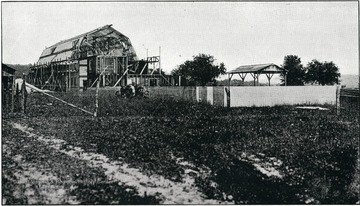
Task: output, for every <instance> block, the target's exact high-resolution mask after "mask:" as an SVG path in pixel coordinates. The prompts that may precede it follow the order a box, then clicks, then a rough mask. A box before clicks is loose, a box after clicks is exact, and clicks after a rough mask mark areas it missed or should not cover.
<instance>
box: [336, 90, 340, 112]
mask: <svg viewBox="0 0 360 206" xmlns="http://www.w3.org/2000/svg"><path fill="white" fill-rule="evenodd" d="M340 90H341V85H336V115H340V110H341V107H340Z"/></svg>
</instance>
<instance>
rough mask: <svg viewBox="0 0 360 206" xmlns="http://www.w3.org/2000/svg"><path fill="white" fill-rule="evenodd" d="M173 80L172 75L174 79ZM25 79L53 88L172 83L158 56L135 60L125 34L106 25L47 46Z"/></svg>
mask: <svg viewBox="0 0 360 206" xmlns="http://www.w3.org/2000/svg"><path fill="white" fill-rule="evenodd" d="M175 79H176V78H175ZM27 81H28V82H29V83H30V84H33V85H35V86H37V87H40V88H46V89H51V90H56V91H69V90H80V89H86V88H88V87H94V85H96V84H95V83H96V82H97V81H99V83H100V86H101V87H105V86H112V87H114V86H120V85H121V86H125V85H127V84H131V83H136V84H142V85H145V86H158V85H172V84H173V83H174V78H172V77H170V76H165V75H164V74H163V73H162V72H161V67H160V55H159V56H153V57H147V58H146V59H145V60H144V59H141V60H139V58H138V56H137V55H136V52H135V49H134V47H133V46H132V44H131V41H130V39H129V38H128V37H126V36H125V35H123V34H122V33H120V32H119V31H117V30H115V29H113V28H112V25H106V26H103V27H100V28H98V29H95V30H93V31H90V32H87V33H84V34H81V35H79V36H76V37H73V38H70V39H67V40H63V41H60V42H58V43H56V44H54V45H52V46H50V47H47V48H46V49H45V50H44V51H43V52H42V54H41V56H40V58H39V60H38V61H37V63H35V64H34V66H32V67H31V68H30V72H29V75H28V77H27Z"/></svg>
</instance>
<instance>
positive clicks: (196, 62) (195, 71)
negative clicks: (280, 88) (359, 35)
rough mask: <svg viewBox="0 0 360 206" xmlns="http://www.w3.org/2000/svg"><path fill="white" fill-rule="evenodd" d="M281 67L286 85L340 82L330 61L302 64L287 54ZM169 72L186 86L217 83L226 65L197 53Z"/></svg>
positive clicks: (298, 59) (334, 65)
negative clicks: (180, 78)
mask: <svg viewBox="0 0 360 206" xmlns="http://www.w3.org/2000/svg"><path fill="white" fill-rule="evenodd" d="M281 67H282V68H283V69H285V70H286V71H287V75H286V80H287V85H305V84H319V85H334V84H338V83H339V82H340V80H339V78H340V73H339V68H338V66H337V65H336V64H335V63H333V62H332V61H330V62H326V61H325V62H320V61H318V60H316V59H314V60H312V61H311V62H309V63H308V64H307V65H306V66H303V65H302V63H301V58H300V57H298V56H297V55H287V56H285V57H284V62H283V65H281ZM171 74H172V75H177V76H182V77H183V78H185V80H186V85H188V86H205V85H217V81H216V78H217V77H219V76H220V75H224V74H226V67H225V64H224V63H223V62H221V63H220V64H215V58H214V56H212V55H209V54H198V55H196V56H194V57H193V59H192V60H187V61H185V62H184V63H182V64H181V65H179V66H178V67H177V68H176V69H174V70H173V71H172V72H171ZM280 79H281V82H282V84H284V83H285V75H284V74H281V75H280Z"/></svg>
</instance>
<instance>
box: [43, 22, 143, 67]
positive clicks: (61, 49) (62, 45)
mask: <svg viewBox="0 0 360 206" xmlns="http://www.w3.org/2000/svg"><path fill="white" fill-rule="evenodd" d="M111 26H112V25H105V26H103V27H100V28H97V29H94V30H92V31H89V32H86V33H83V34H81V35H78V36H75V37H72V38H70V39H66V40H63V41H60V42H58V43H56V44H54V45H52V46H50V47H47V48H46V49H44V51H43V52H42V53H41V55H40V58H39V60H38V64H45V63H50V62H53V61H64V60H68V59H70V58H72V57H73V55H74V53H75V52H76V50H77V49H78V48H79V46H81V43H82V40H84V39H86V38H85V37H90V36H91V37H95V38H99V37H105V36H106V37H114V38H116V39H119V40H120V41H121V42H123V43H124V45H126V46H127V47H128V48H129V52H130V53H132V54H133V57H134V59H137V56H136V53H135V50H134V48H133V47H132V44H131V42H130V39H129V38H128V37H127V36H125V35H123V34H122V33H120V32H119V31H117V30H115V29H114V28H112V27H111Z"/></svg>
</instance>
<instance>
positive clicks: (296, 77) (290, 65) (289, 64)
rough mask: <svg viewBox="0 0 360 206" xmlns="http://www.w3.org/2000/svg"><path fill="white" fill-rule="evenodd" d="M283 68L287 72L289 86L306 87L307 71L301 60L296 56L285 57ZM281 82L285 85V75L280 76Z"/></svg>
mask: <svg viewBox="0 0 360 206" xmlns="http://www.w3.org/2000/svg"><path fill="white" fill-rule="evenodd" d="M282 67H283V68H284V69H285V70H286V71H287V76H286V82H287V85H304V82H305V70H304V68H303V65H302V64H301V58H299V57H298V56H296V55H287V56H285V57H284V63H283V65H282ZM280 79H281V82H282V83H283V84H284V83H285V75H284V74H283V73H281V74H280Z"/></svg>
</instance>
